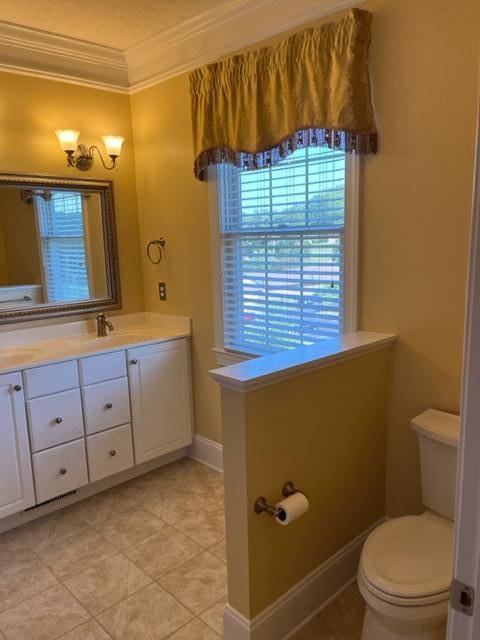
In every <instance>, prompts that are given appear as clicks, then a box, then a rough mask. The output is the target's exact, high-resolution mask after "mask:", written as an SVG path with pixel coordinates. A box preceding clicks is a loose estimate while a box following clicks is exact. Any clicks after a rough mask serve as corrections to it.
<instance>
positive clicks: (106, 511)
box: [0, 458, 363, 640]
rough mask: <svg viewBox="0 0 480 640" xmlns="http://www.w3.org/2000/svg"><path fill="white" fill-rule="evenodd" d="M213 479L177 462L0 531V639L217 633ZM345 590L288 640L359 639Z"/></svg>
mask: <svg viewBox="0 0 480 640" xmlns="http://www.w3.org/2000/svg"><path fill="white" fill-rule="evenodd" d="M226 596H227V570H226V559H225V523H224V508H223V477H222V475H221V474H219V473H217V472H215V471H213V470H212V469H209V468H208V467H205V466H203V465H200V464H198V463H197V462H194V461H193V460H190V459H188V458H184V459H183V460H180V461H178V462H175V463H173V464H170V465H168V466H166V467H163V468H162V469H158V470H156V471H153V472H151V473H149V474H147V475H145V476H142V477H140V478H136V479H134V480H131V481H129V482H126V483H125V484H122V485H120V486H118V487H115V488H114V489H111V490H109V491H105V492H103V493H101V494H98V495H96V496H93V497H91V498H87V499H86V500H83V501H82V502H79V503H77V504H75V505H72V506H70V507H66V508H65V509H62V510H61V511H57V512H56V513H54V514H51V515H48V516H45V517H43V518H41V519H39V520H35V521H34V522H31V523H29V524H26V525H24V526H22V527H19V528H17V529H14V530H12V531H10V532H7V533H4V534H0V640H55V639H62V640H112V639H113V640H164V639H167V638H168V640H219V639H220V638H222V637H223V607H224V605H225V602H226ZM362 617H363V602H362V599H361V597H360V595H359V593H358V591H357V589H356V587H354V586H352V587H349V588H348V589H347V590H346V591H345V592H343V593H342V594H341V595H340V596H339V597H338V598H337V599H336V600H335V601H334V602H333V603H331V604H330V605H329V607H327V608H326V609H325V610H324V611H323V612H321V613H320V614H319V615H318V616H317V617H316V618H314V619H313V620H312V621H310V623H309V624H308V625H307V626H305V627H304V628H303V629H301V630H300V631H299V632H298V633H297V634H296V635H295V638H294V639H293V638H292V640H358V639H359V638H360V632H361V621H362Z"/></svg>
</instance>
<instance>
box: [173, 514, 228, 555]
mask: <svg viewBox="0 0 480 640" xmlns="http://www.w3.org/2000/svg"><path fill="white" fill-rule="evenodd" d="M211 507H212V508H211V509H202V510H200V511H198V512H196V513H192V514H190V515H188V516H186V517H185V518H182V519H181V520H178V521H177V522H175V523H174V526H175V528H176V529H178V530H179V531H181V532H182V533H184V534H185V535H186V536H188V537H189V538H192V540H195V542H198V544H201V545H202V547H205V548H209V547H213V545H214V544H217V543H218V542H220V541H221V540H222V539H223V538H225V513H224V511H223V509H218V508H217V507H215V506H214V505H211Z"/></svg>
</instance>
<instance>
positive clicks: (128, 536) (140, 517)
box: [96, 507, 167, 549]
mask: <svg viewBox="0 0 480 640" xmlns="http://www.w3.org/2000/svg"><path fill="white" fill-rule="evenodd" d="M166 526H167V525H166V524H165V522H164V521H163V520H160V518H157V516H155V515H154V514H153V513H152V512H151V511H148V510H147V509H144V508H142V507H138V508H137V509H133V511H127V512H125V513H121V514H120V515H118V516H115V517H114V518H110V520H106V521H105V522H102V523H101V524H99V525H97V526H96V529H97V531H98V532H99V533H101V534H102V536H103V537H104V538H105V540H107V541H108V542H109V543H110V544H112V545H113V546H114V547H116V548H117V549H126V548H127V547H131V546H133V545H134V544H137V543H138V542H140V541H141V540H145V538H149V537H150V536H152V535H154V534H155V533H157V532H159V531H161V530H162V529H163V528H165V527H166Z"/></svg>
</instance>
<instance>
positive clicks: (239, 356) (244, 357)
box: [212, 347, 258, 367]
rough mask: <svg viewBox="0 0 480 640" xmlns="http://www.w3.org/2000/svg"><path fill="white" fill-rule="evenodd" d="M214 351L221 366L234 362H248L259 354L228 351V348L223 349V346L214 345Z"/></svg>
mask: <svg viewBox="0 0 480 640" xmlns="http://www.w3.org/2000/svg"><path fill="white" fill-rule="evenodd" d="M212 351H213V352H214V353H215V358H216V360H217V364H218V365H219V366H220V367H228V366H230V365H232V364H239V363H240V362H248V361H249V360H253V359H255V358H258V356H255V355H253V354H249V353H234V352H233V351H227V350H226V349H222V348H221V347H213V349H212Z"/></svg>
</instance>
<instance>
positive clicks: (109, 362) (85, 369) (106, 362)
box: [78, 351, 127, 385]
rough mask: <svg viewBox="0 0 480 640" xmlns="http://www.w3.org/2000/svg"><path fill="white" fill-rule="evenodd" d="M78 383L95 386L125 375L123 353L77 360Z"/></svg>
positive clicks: (117, 352)
mask: <svg viewBox="0 0 480 640" xmlns="http://www.w3.org/2000/svg"><path fill="white" fill-rule="evenodd" d="M78 364H79V369H80V381H81V383H82V384H84V385H86V384H96V383H97V382H104V381H105V380H113V379H114V378H123V376H126V375H127V364H126V354H125V351H116V352H115V353H105V354H102V355H100V356H90V357H89V358H82V359H81V360H79V363H78Z"/></svg>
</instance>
